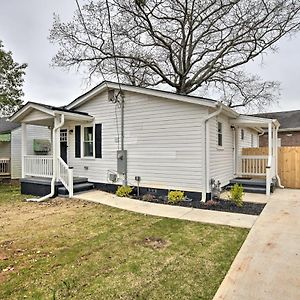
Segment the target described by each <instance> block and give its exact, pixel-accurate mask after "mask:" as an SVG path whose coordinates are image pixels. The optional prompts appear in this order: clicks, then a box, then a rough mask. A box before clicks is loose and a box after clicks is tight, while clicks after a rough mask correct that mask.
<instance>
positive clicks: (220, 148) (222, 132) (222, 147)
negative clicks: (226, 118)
mask: <svg viewBox="0 0 300 300" xmlns="http://www.w3.org/2000/svg"><path fill="white" fill-rule="evenodd" d="M219 123H220V124H221V136H222V146H220V145H219ZM217 150H224V124H223V122H221V121H217Z"/></svg>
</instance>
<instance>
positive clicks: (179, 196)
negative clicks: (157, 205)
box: [168, 191, 184, 204]
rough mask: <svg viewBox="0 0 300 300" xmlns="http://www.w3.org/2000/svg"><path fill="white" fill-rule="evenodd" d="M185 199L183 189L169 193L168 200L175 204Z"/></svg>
mask: <svg viewBox="0 0 300 300" xmlns="http://www.w3.org/2000/svg"><path fill="white" fill-rule="evenodd" d="M183 199H184V192H182V191H170V192H169V193H168V202H169V203H172V204H175V203H178V202H180V201H182V200H183Z"/></svg>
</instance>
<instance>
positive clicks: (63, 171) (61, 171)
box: [57, 157, 73, 197]
mask: <svg viewBox="0 0 300 300" xmlns="http://www.w3.org/2000/svg"><path fill="white" fill-rule="evenodd" d="M57 161H58V164H57V165H58V179H59V180H60V181H61V182H62V184H63V185H64V186H65V188H66V189H67V190H68V192H69V197H73V169H70V168H69V166H68V165H67V164H66V163H65V162H64V160H63V159H62V158H61V157H59V158H58V159H57Z"/></svg>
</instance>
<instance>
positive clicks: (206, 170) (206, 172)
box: [202, 103, 223, 201]
mask: <svg viewBox="0 0 300 300" xmlns="http://www.w3.org/2000/svg"><path fill="white" fill-rule="evenodd" d="M218 106H219V109H218V110H217V111H215V112H213V113H211V114H209V115H208V116H207V117H206V118H205V119H204V131H205V137H204V142H205V155H204V165H205V167H204V182H205V199H202V201H206V194H207V193H208V192H209V190H210V183H209V165H210V163H209V150H210V149H209V148H210V143H209V126H208V121H209V120H210V119H211V118H213V117H216V116H217V115H219V114H220V113H221V111H222V109H223V107H222V105H221V104H220V103H218V104H217V107H218Z"/></svg>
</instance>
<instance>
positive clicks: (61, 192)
mask: <svg viewBox="0 0 300 300" xmlns="http://www.w3.org/2000/svg"><path fill="white" fill-rule="evenodd" d="M93 188H94V184H93V183H89V182H83V183H76V184H75V183H74V186H73V191H74V194H75V193H80V192H84V191H89V190H92V189H93ZM67 195H69V192H68V190H67V189H66V188H65V187H64V186H62V187H60V188H58V196H67Z"/></svg>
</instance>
